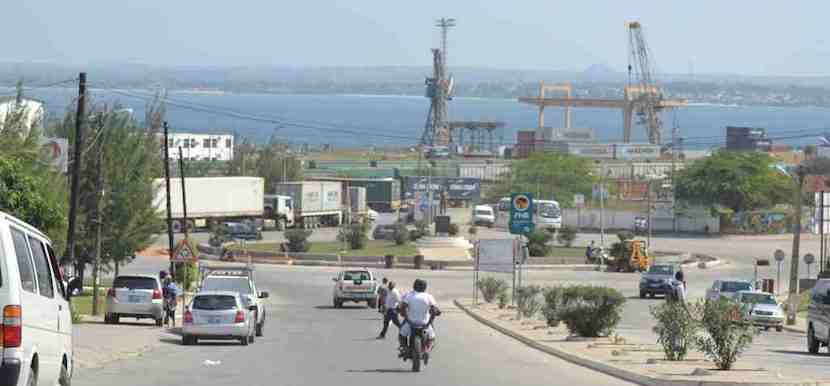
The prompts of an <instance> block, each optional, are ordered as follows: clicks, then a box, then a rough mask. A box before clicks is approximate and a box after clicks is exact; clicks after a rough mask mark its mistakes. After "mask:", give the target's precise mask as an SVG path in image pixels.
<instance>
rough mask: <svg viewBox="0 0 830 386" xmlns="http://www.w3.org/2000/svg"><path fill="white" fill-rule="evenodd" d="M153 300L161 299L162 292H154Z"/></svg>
mask: <svg viewBox="0 0 830 386" xmlns="http://www.w3.org/2000/svg"><path fill="white" fill-rule="evenodd" d="M153 299H161V290H157V289H154V290H153Z"/></svg>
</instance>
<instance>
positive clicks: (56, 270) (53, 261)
mask: <svg viewBox="0 0 830 386" xmlns="http://www.w3.org/2000/svg"><path fill="white" fill-rule="evenodd" d="M46 252H48V255H49V264H50V265H51V266H52V276H53V277H54V279H55V284H57V285H56V287H58V293H59V294H61V295H63V297H64V298H65V299H66V288H64V285H63V272H62V271H61V269H60V267H59V266H58V259H57V258H56V257H55V251H54V250H52V247H51V246H50V245H49V244H46ZM66 300H69V299H66Z"/></svg>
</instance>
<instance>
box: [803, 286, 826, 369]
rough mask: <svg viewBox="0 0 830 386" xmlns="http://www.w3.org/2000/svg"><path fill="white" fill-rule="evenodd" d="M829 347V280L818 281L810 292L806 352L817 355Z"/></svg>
mask: <svg viewBox="0 0 830 386" xmlns="http://www.w3.org/2000/svg"><path fill="white" fill-rule="evenodd" d="M822 346H824V347H830V279H819V280H818V281H817V282H816V286H815V287H813V289H812V290H811V291H810V303H809V305H808V306H807V351H808V352H809V353H810V354H818V350H819V348H821V347H822Z"/></svg>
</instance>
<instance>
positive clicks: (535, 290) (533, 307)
mask: <svg viewBox="0 0 830 386" xmlns="http://www.w3.org/2000/svg"><path fill="white" fill-rule="evenodd" d="M541 293H542V287H540V286H538V285H528V286H523V287H519V288H516V308H518V309H519V314H520V315H521V316H524V317H525V318H532V317H534V316H536V314H538V313H539V311H540V310H541V309H542V306H543V305H544V303H543V300H542V299H540V298H539V294H541Z"/></svg>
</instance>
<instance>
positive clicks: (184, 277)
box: [174, 263, 199, 291]
mask: <svg viewBox="0 0 830 386" xmlns="http://www.w3.org/2000/svg"><path fill="white" fill-rule="evenodd" d="M174 280H176V282H177V283H182V288H183V289H184V290H185V291H190V290H191V289H193V285H194V283H196V282H197V281H198V280H199V267H198V266H197V265H196V263H176V275H175V276H174Z"/></svg>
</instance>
